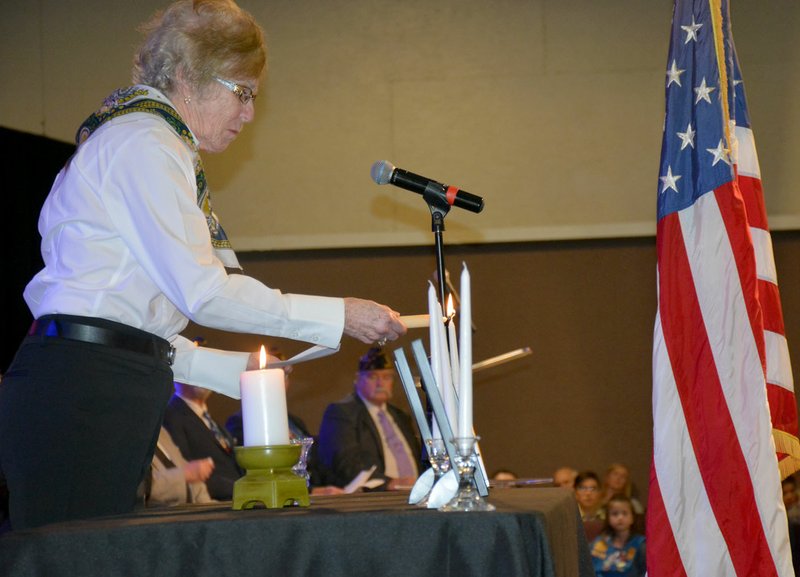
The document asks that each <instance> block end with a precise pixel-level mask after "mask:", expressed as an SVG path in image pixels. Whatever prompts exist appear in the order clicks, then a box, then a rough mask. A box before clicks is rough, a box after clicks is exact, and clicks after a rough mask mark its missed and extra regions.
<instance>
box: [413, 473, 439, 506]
mask: <svg viewBox="0 0 800 577" xmlns="http://www.w3.org/2000/svg"><path fill="white" fill-rule="evenodd" d="M435 479H436V473H434V471H433V469H428V470H427V471H425V472H424V473H422V475H420V476H419V479H417V482H416V483H414V486H413V487H411V493H410V494H409V495H408V504H409V505H416V504H417V503H419V502H420V501H422V500H423V499H424V498H425V496H426V495H427V494H428V493H430V492H431V487H433V481H434V480H435Z"/></svg>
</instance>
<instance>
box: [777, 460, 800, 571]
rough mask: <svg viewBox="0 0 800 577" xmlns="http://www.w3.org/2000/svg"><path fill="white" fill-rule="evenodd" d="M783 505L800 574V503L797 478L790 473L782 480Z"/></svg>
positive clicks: (794, 558)
mask: <svg viewBox="0 0 800 577" xmlns="http://www.w3.org/2000/svg"><path fill="white" fill-rule="evenodd" d="M781 489H782V490H783V506H784V507H785V508H786V518H787V519H788V521H789V546H790V548H791V551H792V566H793V567H794V572H795V574H797V575H800V503H798V494H797V478H796V477H795V476H794V475H789V476H788V477H786V478H785V479H784V480H783V481H781Z"/></svg>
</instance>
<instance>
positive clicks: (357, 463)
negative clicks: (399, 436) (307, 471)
mask: <svg viewBox="0 0 800 577" xmlns="http://www.w3.org/2000/svg"><path fill="white" fill-rule="evenodd" d="M386 409H387V411H388V412H389V414H391V416H392V418H393V419H394V421H395V422H396V423H397V425H398V427H399V428H400V430H401V431H402V433H403V436H404V437H405V439H406V442H407V443H408V446H409V447H411V452H412V453H413V454H414V455H415V461H417V467H418V468H419V469H420V471H421V470H423V469H424V464H423V463H421V462H420V459H421V458H422V449H421V447H420V442H419V440H418V439H417V436H416V433H415V429H414V426H413V424H412V422H411V417H409V416H408V415H407V414H406V413H404V412H403V411H401V410H400V409H399V408H397V407H395V406H394V405H390V404H387V405H386ZM317 454H318V456H319V460H320V461H321V463H322V465H323V467H324V468H325V471H326V474H327V477H328V478H327V481H328V482H329V483H330V484H332V485H337V486H339V487H344V486H345V485H347V483H349V482H350V481H352V480H353V478H354V477H355V476H356V475H358V474H359V473H360V472H361V471H363V470H364V469H369V468H370V467H372V465H376V466H377V469H375V472H374V473H373V474H372V478H373V479H377V478H382V479H386V474H385V471H384V466H385V462H384V457H383V446H382V444H381V437H380V434H379V433H378V429H377V428H376V427H375V423H374V421H373V420H372V417H370V415H369V411H368V410H367V406H366V405H365V404H364V401H362V400H361V398H360V397H359V396H358V395H357V394H356V393H351V394H350V395H348V396H347V397H345V398H344V399H342V400H341V401H339V402H336V403H331V404H330V405H328V407H327V409H325V414H324V415H323V417H322V425H321V426H320V430H319V450H318V453H317Z"/></svg>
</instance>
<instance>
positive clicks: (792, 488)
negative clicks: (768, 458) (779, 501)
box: [781, 475, 800, 523]
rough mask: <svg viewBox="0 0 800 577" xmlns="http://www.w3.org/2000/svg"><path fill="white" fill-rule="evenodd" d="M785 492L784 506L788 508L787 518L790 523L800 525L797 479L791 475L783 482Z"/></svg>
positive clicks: (782, 487)
mask: <svg viewBox="0 0 800 577" xmlns="http://www.w3.org/2000/svg"><path fill="white" fill-rule="evenodd" d="M781 489H782V491H783V506H784V507H786V516H787V517H788V518H789V521H793V522H796V523H800V496H799V495H798V494H797V479H796V478H795V476H794V475H789V476H788V477H786V478H785V479H784V480H783V481H781Z"/></svg>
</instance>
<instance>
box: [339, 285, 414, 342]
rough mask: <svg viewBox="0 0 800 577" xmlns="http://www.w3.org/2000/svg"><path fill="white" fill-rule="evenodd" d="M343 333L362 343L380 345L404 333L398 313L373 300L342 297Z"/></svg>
mask: <svg viewBox="0 0 800 577" xmlns="http://www.w3.org/2000/svg"><path fill="white" fill-rule="evenodd" d="M344 334H346V335H348V336H350V337H353V338H354V339H358V340H359V341H361V342H362V343H367V344H369V343H375V342H377V343H378V344H380V345H381V346H383V345H384V344H386V341H393V340H396V339H397V338H399V337H400V336H401V335H404V334H406V327H405V325H404V324H403V323H402V322H400V313H398V312H397V311H393V310H392V309H390V308H389V307H387V306H384V305H381V304H378V303H376V302H373V301H368V300H364V299H357V298H352V297H348V298H345V299H344Z"/></svg>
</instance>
